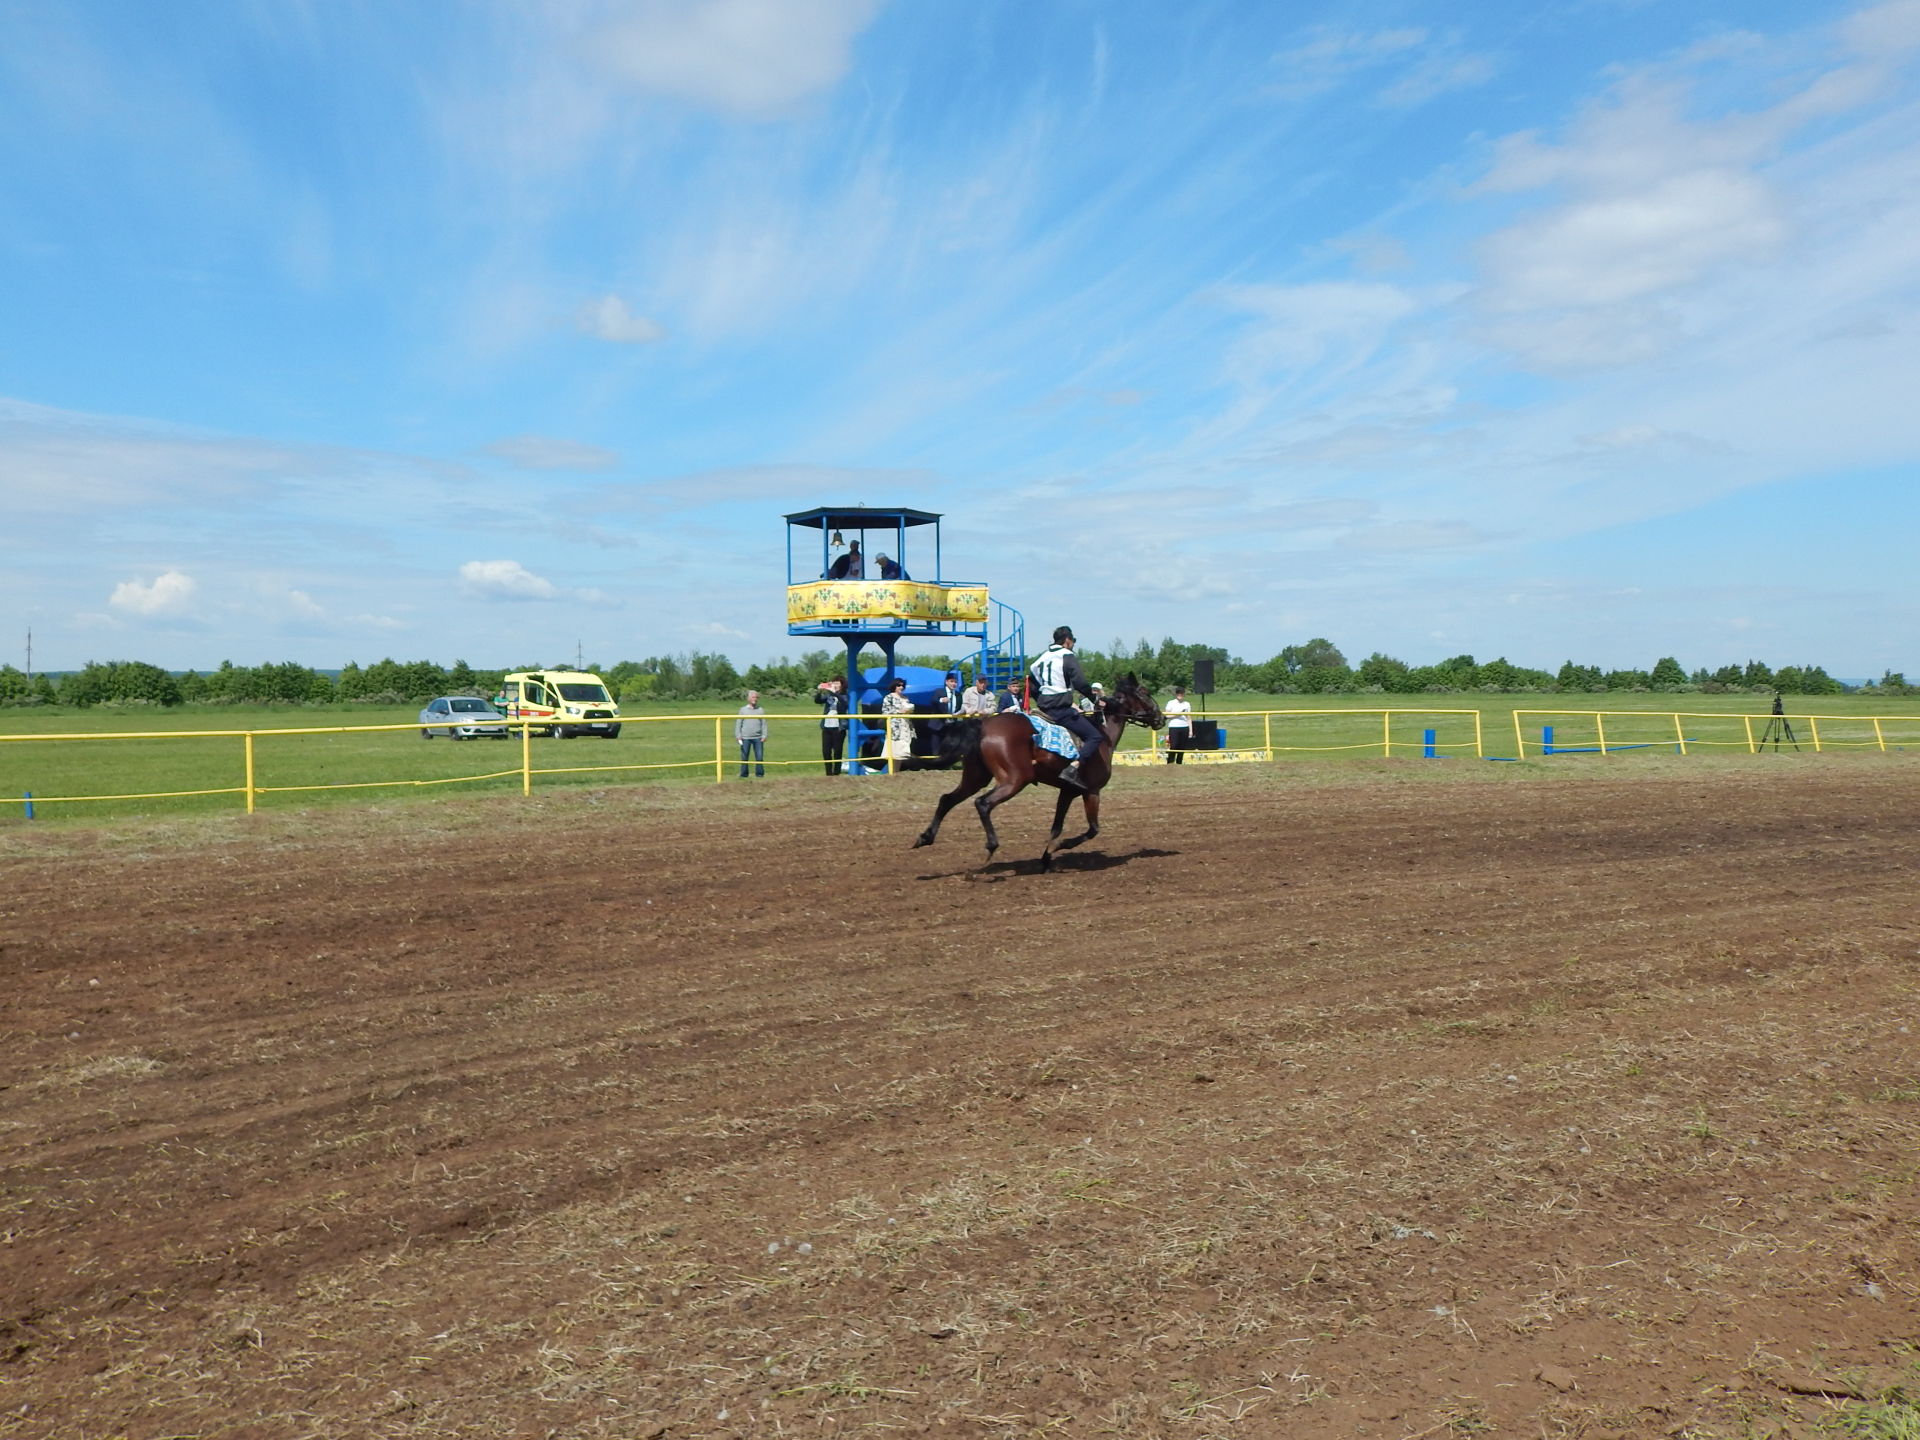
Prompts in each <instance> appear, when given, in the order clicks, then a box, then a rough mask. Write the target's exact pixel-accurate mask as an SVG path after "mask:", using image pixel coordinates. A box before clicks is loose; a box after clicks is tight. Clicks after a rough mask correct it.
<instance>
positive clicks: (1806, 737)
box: [1513, 710, 1920, 760]
mask: <svg viewBox="0 0 1920 1440" xmlns="http://www.w3.org/2000/svg"><path fill="white" fill-rule="evenodd" d="M1548 721H1556V722H1558V721H1571V722H1572V724H1573V733H1572V735H1571V737H1569V736H1568V735H1566V734H1564V733H1561V732H1562V728H1563V727H1562V726H1561V725H1559V724H1548V723H1547V722H1548ZM1609 721H1611V722H1612V727H1611V733H1609V726H1608V722H1609ZM1536 726H1537V727H1538V728H1539V730H1540V739H1539V741H1538V742H1530V741H1529V740H1528V738H1527V731H1528V730H1529V729H1531V728H1534V727H1536ZM1822 727H1824V729H1823V728H1822ZM1689 732H1692V733H1689ZM1513 742H1514V746H1515V753H1516V754H1517V755H1518V756H1519V758H1521V759H1523V760H1524V759H1526V758H1527V755H1528V747H1529V745H1530V744H1531V745H1532V749H1533V753H1534V754H1537V755H1581V754H1598V755H1614V754H1619V753H1621V752H1623V751H1627V750H1648V749H1666V748H1671V749H1672V750H1673V752H1674V753H1675V754H1677V755H1691V754H1693V753H1694V752H1695V751H1698V750H1708V751H1711V750H1733V751H1744V752H1745V753H1747V754H1749V755H1757V754H1759V753H1760V752H1761V751H1762V750H1802V749H1805V750H1811V751H1813V752H1814V753H1815V754H1823V753H1825V752H1826V751H1829V750H1876V751H1880V752H1885V751H1887V750H1890V749H1892V750H1901V749H1905V748H1907V747H1908V746H1913V747H1916V748H1920V716H1916V715H1812V714H1802V715H1792V714H1784V713H1783V714H1776V715H1749V714H1746V713H1744V712H1740V713H1731V712H1728V711H1725V710H1720V711H1689V710H1671V711H1669V710H1515V711H1514V712H1513Z"/></svg>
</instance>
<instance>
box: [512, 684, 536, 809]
mask: <svg viewBox="0 0 1920 1440" xmlns="http://www.w3.org/2000/svg"><path fill="white" fill-rule="evenodd" d="M514 683H515V684H518V683H519V682H518V681H515V682H514ZM520 794H521V796H522V798H525V797H528V796H531V795H532V794H533V722H532V721H531V720H529V719H527V718H526V717H525V716H522V717H521V719H520Z"/></svg>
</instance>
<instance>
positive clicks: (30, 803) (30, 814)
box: [27, 790, 33, 820]
mask: <svg viewBox="0 0 1920 1440" xmlns="http://www.w3.org/2000/svg"><path fill="white" fill-rule="evenodd" d="M27 819H29V820H31V819H33V791H31V790H29V791H27Z"/></svg>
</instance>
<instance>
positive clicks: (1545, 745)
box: [1540, 725, 1553, 755]
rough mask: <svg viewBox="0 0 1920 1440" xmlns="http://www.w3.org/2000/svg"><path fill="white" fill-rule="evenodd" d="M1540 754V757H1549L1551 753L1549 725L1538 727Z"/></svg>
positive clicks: (1551, 735) (1551, 728)
mask: <svg viewBox="0 0 1920 1440" xmlns="http://www.w3.org/2000/svg"><path fill="white" fill-rule="evenodd" d="M1540 753H1541V754H1542V755H1551V754H1552V753H1553V727H1552V726H1551V725H1542V726H1541V727H1540Z"/></svg>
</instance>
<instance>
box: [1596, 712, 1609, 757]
mask: <svg viewBox="0 0 1920 1440" xmlns="http://www.w3.org/2000/svg"><path fill="white" fill-rule="evenodd" d="M1593 728H1594V729H1596V730H1598V731H1599V732H1600V753H1601V754H1602V755H1604V754H1606V753H1607V714H1606V712H1605V711H1604V710H1596V711H1594V712H1593Z"/></svg>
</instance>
